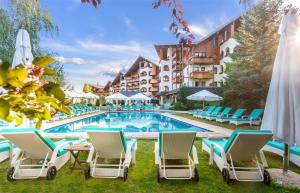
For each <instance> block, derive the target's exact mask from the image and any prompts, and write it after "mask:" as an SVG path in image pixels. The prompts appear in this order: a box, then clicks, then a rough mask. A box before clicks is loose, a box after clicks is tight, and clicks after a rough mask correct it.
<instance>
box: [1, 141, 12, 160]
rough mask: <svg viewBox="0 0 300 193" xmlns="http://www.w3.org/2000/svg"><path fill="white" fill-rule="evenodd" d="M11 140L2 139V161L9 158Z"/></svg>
mask: <svg viewBox="0 0 300 193" xmlns="http://www.w3.org/2000/svg"><path fill="white" fill-rule="evenodd" d="M9 151H10V144H9V141H7V140H5V141H0V163H1V162H3V161H4V160H6V159H8V158H9Z"/></svg>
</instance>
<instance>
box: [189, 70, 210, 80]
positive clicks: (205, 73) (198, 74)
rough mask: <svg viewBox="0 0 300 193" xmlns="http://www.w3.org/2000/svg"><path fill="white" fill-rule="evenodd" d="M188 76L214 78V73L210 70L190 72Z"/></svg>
mask: <svg viewBox="0 0 300 193" xmlns="http://www.w3.org/2000/svg"><path fill="white" fill-rule="evenodd" d="M190 77H191V78H196V79H212V78H214V73H213V72H211V71H202V72H201V71H200V72H192V73H191V74H190Z"/></svg>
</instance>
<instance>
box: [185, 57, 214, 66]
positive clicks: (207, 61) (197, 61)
mask: <svg viewBox="0 0 300 193" xmlns="http://www.w3.org/2000/svg"><path fill="white" fill-rule="evenodd" d="M190 62H191V63H192V64H208V65H210V64H218V61H217V59H216V58H208V57H203V58H202V57H192V58H191V59H190Z"/></svg>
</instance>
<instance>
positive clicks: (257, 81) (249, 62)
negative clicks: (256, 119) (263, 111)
mask: <svg viewBox="0 0 300 193" xmlns="http://www.w3.org/2000/svg"><path fill="white" fill-rule="evenodd" d="M281 5H282V1H280V0H263V1H261V2H260V3H259V4H257V5H256V6H255V7H254V8H253V9H251V10H250V11H249V12H247V13H246V14H245V15H244V16H243V17H242V19H241V27H240V28H239V30H238V31H237V33H236V34H235V38H236V40H237V42H238V46H237V47H236V48H235V51H234V53H233V54H231V58H232V62H230V63H227V65H226V66H227V69H226V73H227V74H228V78H227V79H226V81H225V84H224V86H223V87H222V92H223V96H224V100H225V103H227V104H228V105H231V106H233V107H238V106H243V107H246V108H247V107H248V108H253V107H263V106H264V104H265V100H266V96H267V92H268V88H269V83H270V79H271V74H272V67H273V62H274V59H275V55H276V49H277V46H278V41H279V36H278V34H277V31H278V27H279V23H280V18H281V11H280V7H281Z"/></svg>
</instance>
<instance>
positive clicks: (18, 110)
mask: <svg viewBox="0 0 300 193" xmlns="http://www.w3.org/2000/svg"><path fill="white" fill-rule="evenodd" d="M53 62H54V59H53V58H51V57H42V58H35V59H34V61H33V62H32V63H33V65H30V66H26V67H24V66H22V65H18V66H16V67H14V68H10V67H9V66H10V65H9V63H3V64H2V65H0V87H2V88H4V89H5V91H6V93H7V94H4V95H1V96H0V119H4V120H6V121H8V122H13V121H15V123H16V124H17V125H20V124H21V123H22V121H23V119H24V118H25V117H26V118H28V119H29V120H32V121H33V122H34V124H35V126H36V128H40V127H41V126H42V121H43V120H51V117H52V116H53V115H55V114H56V113H57V112H58V111H60V112H63V113H66V114H70V113H71V112H70V110H69V109H68V108H67V106H65V105H67V104H68V102H69V101H68V100H65V94H64V92H63V91H62V90H61V88H60V85H59V84H56V83H54V82H50V81H46V80H45V79H44V77H45V76H53V75H55V73H56V71H55V70H53V69H51V68H49V66H50V64H51V63H53Z"/></svg>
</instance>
